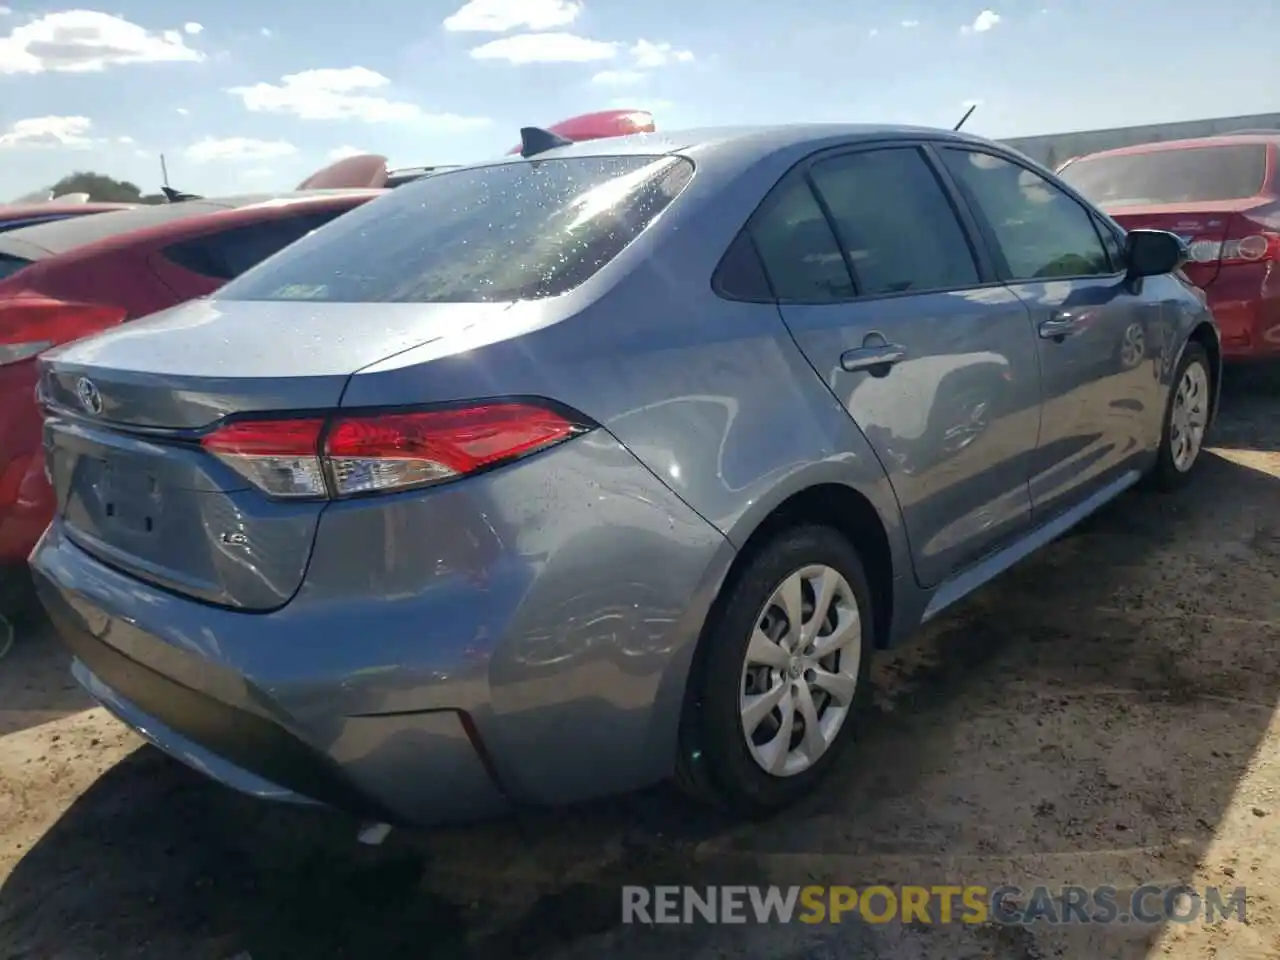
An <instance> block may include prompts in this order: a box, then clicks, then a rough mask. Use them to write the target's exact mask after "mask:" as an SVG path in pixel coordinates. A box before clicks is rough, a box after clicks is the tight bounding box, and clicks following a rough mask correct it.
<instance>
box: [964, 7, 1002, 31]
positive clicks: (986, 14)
mask: <svg viewBox="0 0 1280 960" xmlns="http://www.w3.org/2000/svg"><path fill="white" fill-rule="evenodd" d="M999 22H1000V14H998V13H996V12H995V11H994V10H983V11H982V12H981V13H980V14H978V15H977V16H976V17H975V18H974V20H973V23H970V24H966V25H965V26H963V27H961V28H960V32H961V33H986V32H987V31H988V30H990V29H991V28H992V27H994V26H995V25H996V24H997V23H999Z"/></svg>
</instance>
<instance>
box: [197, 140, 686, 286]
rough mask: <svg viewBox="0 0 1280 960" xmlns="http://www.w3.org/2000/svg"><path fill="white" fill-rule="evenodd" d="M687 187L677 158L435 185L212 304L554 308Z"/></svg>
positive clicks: (526, 165) (292, 251) (334, 233)
mask: <svg viewBox="0 0 1280 960" xmlns="http://www.w3.org/2000/svg"><path fill="white" fill-rule="evenodd" d="M692 176H693V164H692V163H690V162H689V161H688V160H686V159H684V158H682V157H674V156H630V155H627V156H600V157H559V158H554V159H546V160H537V159H534V160H518V161H513V162H510V163H499V164H487V165H483V166H477V167H467V168H463V169H459V170H452V171H446V172H442V173H438V174H435V175H433V176H429V177H423V178H422V179H420V180H417V181H414V182H413V183H408V184H406V185H404V186H403V187H400V188H399V189H397V190H394V191H392V192H391V193H388V194H386V195H385V196H382V197H379V198H378V199H377V200H374V201H372V202H370V203H367V204H365V205H364V206H363V207H361V208H360V209H359V210H355V211H353V212H352V213H351V214H350V215H348V216H346V217H343V218H342V220H340V221H339V222H337V223H335V224H333V225H332V227H331V228H330V229H328V230H324V231H322V232H320V233H317V234H316V235H315V236H312V237H308V238H307V239H306V240H303V241H302V242H301V243H298V244H296V245H294V246H291V247H290V248H289V249H288V250H287V251H285V252H284V253H283V254H282V255H281V256H280V257H277V258H274V259H272V260H271V262H269V263H265V264H263V265H262V266H261V267H260V268H259V269H256V270H252V271H250V272H249V273H247V274H245V275H244V276H243V277H241V278H240V279H239V280H237V281H236V282H234V283H231V284H229V285H227V286H226V287H224V288H223V289H222V291H221V292H220V293H219V294H218V296H219V298H221V299H227V300H319V301H332V302H342V303H362V302H363V303H368V302H374V303H377V302H393V303H445V302H453V303H475V302H501V301H507V300H531V299H538V298H542V297H553V296H557V295H559V294H562V293H566V292H568V291H569V290H572V289H573V288H575V287H577V286H578V285H580V284H582V283H585V282H586V281H587V280H588V279H590V278H591V277H592V276H593V275H594V274H595V273H596V272H597V271H599V270H600V269H601V268H603V267H604V266H605V265H606V264H607V263H609V262H610V261H611V260H613V258H614V257H616V256H617V255H618V254H619V253H621V252H622V250H623V249H624V248H625V247H626V246H627V245H628V244H630V243H631V242H632V241H633V240H635V239H636V237H638V236H639V235H640V234H641V233H642V232H643V231H644V230H645V229H646V228H647V227H648V226H649V224H650V223H652V222H653V220H654V218H656V217H657V216H658V215H659V214H660V213H661V212H662V211H663V210H665V209H666V208H667V207H668V206H669V205H670V204H671V203H672V201H674V200H675V198H676V197H677V196H678V195H679V194H680V192H681V191H682V190H683V189H684V187H685V185H686V184H687V183H688V182H689V180H690V178H691V177H692Z"/></svg>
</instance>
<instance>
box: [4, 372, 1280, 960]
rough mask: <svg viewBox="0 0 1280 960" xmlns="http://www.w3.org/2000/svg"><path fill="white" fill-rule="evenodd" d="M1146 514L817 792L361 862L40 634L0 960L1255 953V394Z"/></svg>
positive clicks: (610, 813) (1265, 700)
mask: <svg viewBox="0 0 1280 960" xmlns="http://www.w3.org/2000/svg"><path fill="white" fill-rule="evenodd" d="M1213 444H1214V449H1213V453H1212V455H1210V456H1208V459H1207V461H1206V462H1205V463H1204V464H1203V465H1202V474H1201V476H1200V477H1198V479H1197V480H1196V482H1195V483H1194V484H1193V485H1192V486H1191V488H1190V489H1188V490H1186V491H1185V492H1183V493H1181V494H1179V495H1177V496H1174V497H1171V498H1170V497H1158V496H1152V495H1145V494H1134V495H1130V496H1126V497H1124V498H1123V499H1122V500H1121V501H1120V502H1118V503H1116V504H1114V505H1113V506H1112V507H1110V508H1109V509H1107V510H1106V511H1105V512H1104V513H1103V514H1102V515H1100V516H1098V517H1096V518H1094V519H1093V520H1091V521H1090V522H1089V523H1088V524H1087V525H1086V527H1085V528H1084V529H1081V530H1079V531H1077V532H1075V533H1073V534H1072V535H1071V536H1069V537H1068V538H1066V539H1065V540H1063V541H1061V542H1059V543H1057V544H1055V545H1054V546H1052V547H1050V548H1049V549H1047V550H1045V551H1043V552H1042V553H1041V554H1040V555H1038V556H1036V557H1034V558H1033V559H1031V560H1030V561H1028V562H1027V563H1025V564H1024V565H1023V566H1022V567H1020V568H1019V569H1018V570H1016V571H1014V572H1013V573H1012V574H1011V575H1010V576H1007V577H1005V578H1004V579H1003V580H1001V581H1000V582H999V583H996V584H993V585H992V586H990V587H988V588H987V589H986V590H984V591H983V592H982V593H981V594H980V595H979V596H977V597H975V598H974V599H972V600H971V601H970V602H968V603H966V604H965V605H964V607H963V609H960V610H957V611H955V612H953V613H951V614H950V615H948V616H946V617H944V618H943V619H942V621H941V622H939V623H936V624H935V625H933V626H932V627H931V628H930V629H929V630H928V631H927V632H926V633H925V634H924V635H923V636H921V637H920V638H919V640H918V642H914V643H912V644H911V645H910V646H909V647H908V648H907V649H904V650H901V651H898V652H896V653H895V654H894V655H893V656H892V657H886V658H885V659H884V662H883V663H880V664H879V665H878V667H877V670H876V677H875V680H876V686H877V698H876V699H877V704H876V707H875V709H874V710H873V711H872V715H871V716H870V717H869V718H868V722H867V725H866V728H865V731H866V732H865V735H864V742H863V743H862V744H861V745H860V746H859V748H858V749H857V751H855V752H854V753H851V754H850V756H849V759H848V761H847V762H846V763H845V765H844V768H843V769H842V770H841V771H840V772H839V773H838V774H837V776H836V777H835V778H833V780H832V781H831V782H830V783H829V785H828V786H827V787H826V789H825V790H823V791H822V792H821V794H820V795H819V796H816V797H814V798H812V800H811V802H808V803H806V804H805V805H804V806H802V807H801V808H800V809H797V810H794V811H791V812H789V813H787V814H786V815H783V816H780V817H778V818H776V819H775V820H773V821H771V822H768V823H764V824H754V825H749V826H744V825H742V824H730V823H727V822H724V821H722V820H719V819H718V818H716V817H714V816H711V815H708V814H706V813H703V812H702V811H700V810H697V809H694V808H691V807H690V806H689V805H687V804H686V803H684V802H683V801H682V800H680V799H679V798H677V797H675V796H673V795H672V794H671V793H670V792H669V791H667V790H654V791H651V792H649V793H646V794H643V795H638V796H634V797H628V798H624V799H621V800H618V801H611V802H609V803H603V804H598V805H594V806H591V807H589V808H585V809H579V810H573V811H569V812H564V811H560V812H557V813H554V814H530V815H527V816H525V817H522V818H521V819H519V820H514V821H507V822H502V823H496V824H487V825H483V826H478V827H471V828H467V829H455V830H448V831H440V832H436V833H431V834H427V835H422V836H407V835H396V834H393V835H392V837H391V839H390V840H388V842H387V844H385V845H384V846H383V847H381V848H378V849H376V850H370V849H368V848H362V847H358V846H356V845H355V844H354V843H353V838H354V831H353V828H352V825H351V824H350V823H348V822H346V821H344V820H342V819H341V818H339V817H336V816H334V815H329V814H325V813H319V812H307V811H299V810H296V809H292V808H280V807H275V806H272V805H268V804H262V803H257V802H255V801H252V800H249V799H246V798H242V797H239V796H238V795H235V794H233V793H231V792H230V791H227V790H225V789H223V788H221V787H218V786H216V785H212V784H209V783H206V782H204V781H202V780H201V779H200V778H199V777H197V776H196V775H195V774H193V773H190V772H188V771H187V770H186V769H185V768H182V767H180V766H179V765H178V764H176V763H173V762H171V761H169V760H167V759H166V758H164V757H162V756H161V755H159V754H158V753H156V752H155V751H154V750H152V749H151V748H149V747H140V746H139V741H138V740H137V739H136V738H135V737H134V736H132V735H131V734H128V733H126V732H125V731H124V729H123V728H122V727H121V726H120V725H119V724H117V723H115V722H114V721H112V720H111V719H109V718H108V717H106V716H104V715H103V713H102V712H101V711H100V710H90V709H87V704H86V703H85V701H84V699H83V697H82V696H81V695H80V694H79V693H78V692H77V691H76V689H75V688H74V687H73V685H72V683H71V681H70V680H69V679H68V678H67V676H66V673H65V662H64V658H63V656H62V654H61V653H60V652H59V650H58V648H57V647H56V646H55V645H54V644H53V643H52V642H51V641H50V639H49V638H48V636H47V635H46V631H45V630H44V629H43V628H42V627H41V625H40V624H39V623H30V624H27V625H25V626H24V627H23V629H22V630H21V631H20V633H19V636H18V640H17V643H16V644H15V645H14V648H13V650H12V651H11V652H10V653H9V655H8V656H7V657H6V658H5V659H4V660H3V661H0V958H3V960H10V958H18V957H23V958H28V957H30V958H41V960H43V958H50V960H53V958H57V960H88V958H99V957H101V958H111V960H115V958H130V957H146V958H159V960H173V958H182V960H231V958H237V960H246V958H252V960H271V958H286V957H288V958H293V957H299V958H308V960H316V958H323V957H360V958H378V960H394V958H409V957H412V958H436V957H491V956H492V957H508V958H509V957H532V956H539V957H547V958H558V960H569V958H584V960H585V958H595V957H599V956H611V957H614V958H619V960H642V958H663V960H668V958H671V957H679V958H681V960H704V958H713V957H730V956H744V957H752V958H778V960H800V958H811V960H820V958H837V957H839V958H848V960H852V958H854V957H886V958H888V957H893V958H901V960H911V958H919V960H961V958H967V957H974V958H977V957H983V958H1002V960H1003V958H1043V957H1056V956H1067V957H1082V958H1087V960H1100V958H1106V957H1115V958H1125V960H1128V958H1139V957H1148V956H1151V957H1174V958H1197V960H1201V958H1213V957H1221V958H1232V960H1235V958H1252V957H1258V958H1263V957H1280V832H1278V830H1277V824H1280V763H1278V760H1280V751H1278V746H1280V723H1277V720H1276V706H1277V702H1278V700H1280V650H1277V642H1278V641H1280V377H1277V375H1276V374H1274V373H1270V374H1268V373H1258V374H1255V375H1252V376H1240V377H1236V378H1234V380H1233V381H1232V383H1231V384H1230V389H1229V391H1228V395H1227V397H1226V399H1225V404H1224V412H1223V419H1222V421H1221V422H1220V424H1219V427H1218V429H1217V431H1216V434H1215V435H1214V437H1213ZM876 881H879V882H883V883H888V884H895V883H901V884H907V883H923V884H936V883H944V882H953V883H982V884H986V885H988V886H991V887H994V886H998V885H1000V884H1002V883H1014V884H1023V885H1030V884H1032V883H1036V882H1042V883H1055V884H1062V883H1076V884H1082V885H1096V884H1112V885H1115V886H1117V887H1121V888H1125V887H1129V888H1132V887H1136V886H1138V885H1139V884H1142V883H1147V882H1150V883H1166V884H1174V883H1179V882H1186V883H1191V884H1194V885H1198V886H1204V885H1209V884H1218V885H1222V886H1226V887H1228V888H1233V887H1235V886H1238V885H1244V886H1246V887H1247V889H1248V894H1249V900H1248V910H1247V922H1245V923H1239V922H1231V923H1222V924H1217V925H1207V924H1202V923H1192V924H1185V925H1184V924H1167V925H1164V926H1158V927H1142V926H1139V925H1136V924H1134V925H1120V924H1114V925H1110V926H1106V927H1102V926H1096V925H1095V926H1074V927H1056V928H1055V927H1047V926H1044V927H1041V926H1036V927H1032V928H1020V927H1008V926H996V925H990V924H988V925H979V926H961V925H951V926H941V925H938V926H925V925H919V924H912V925H902V924H898V923H888V924H882V925H869V924H865V923H862V922H846V923H843V924H840V925H834V926H815V927H806V926H801V925H791V926H762V925H755V924H749V925H745V926H723V925H722V926H708V925H702V926H684V927H671V926H668V927H639V926H626V927H624V926H622V925H621V924H620V914H621V910H620V903H621V898H620V890H619V888H620V885H622V884H626V883H641V884H655V883H685V884H707V883H770V882H772V883H783V884H790V883H822V882H827V883H841V884H853V885H860V884H864V883H868V882H876Z"/></svg>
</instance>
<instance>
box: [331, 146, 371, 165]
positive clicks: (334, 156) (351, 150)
mask: <svg viewBox="0 0 1280 960" xmlns="http://www.w3.org/2000/svg"><path fill="white" fill-rule="evenodd" d="M368 152H369V151H368V150H361V149H360V148H359V147H352V146H349V145H348V146H341V147H334V148H333V149H332V150H330V151H329V159H330V160H332V161H333V162H334V163H337V162H338V161H339V160H345V159H347V157H358V156H360V155H361V154H365V153H368Z"/></svg>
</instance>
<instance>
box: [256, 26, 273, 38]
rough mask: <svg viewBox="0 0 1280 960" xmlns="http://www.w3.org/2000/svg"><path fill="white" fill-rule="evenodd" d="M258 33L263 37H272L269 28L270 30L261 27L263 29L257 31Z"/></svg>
mask: <svg viewBox="0 0 1280 960" xmlns="http://www.w3.org/2000/svg"><path fill="white" fill-rule="evenodd" d="M258 32H259V33H260V34H262V35H263V36H264V37H270V36H272V33H271V28H270V27H263V28H262V29H261V30H259V31H258Z"/></svg>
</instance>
